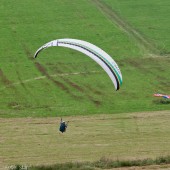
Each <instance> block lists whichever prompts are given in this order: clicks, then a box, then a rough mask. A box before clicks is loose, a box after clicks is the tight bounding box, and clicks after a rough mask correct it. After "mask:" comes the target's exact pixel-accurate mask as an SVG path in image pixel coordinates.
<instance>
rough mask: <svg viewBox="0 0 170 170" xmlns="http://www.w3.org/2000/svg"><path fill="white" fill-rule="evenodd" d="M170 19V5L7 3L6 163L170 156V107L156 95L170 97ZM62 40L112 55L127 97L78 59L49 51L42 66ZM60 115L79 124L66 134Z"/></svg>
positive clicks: (2, 89) (157, 0) (3, 63)
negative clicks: (77, 41) (50, 43)
mask: <svg viewBox="0 0 170 170" xmlns="http://www.w3.org/2000/svg"><path fill="white" fill-rule="evenodd" d="M169 11H170V2H169V1H168V0H163V1H162V0H149V1H147V0H143V1H135V0H121V1H118V0H72V1H70V0H62V1H61V0H60V1H59V0H58V1H56V0H50V1H45V0H41V1H40V0H36V1H34V0H25V1H23V2H21V1H19V0H11V1H10V3H9V2H7V1H6V0H1V3H0V16H1V20H0V25H1V29H0V51H1V52H0V96H1V97H0V118H1V119H0V126H1V128H0V134H1V135H0V144H1V145H0V153H1V154H0V164H2V165H4V166H5V165H9V164H17V163H21V164H34V165H35V164H53V163H57V162H68V161H75V160H78V161H86V160H88V161H95V160H98V159H100V158H101V157H108V158H113V159H117V158H120V159H126V158H128V159H131V158H132V159H136V158H146V157H151V158H154V157H156V156H164V155H169V154H170V153H169V151H170V148H169V143H168V142H169V137H170V136H169V120H168V119H169V112H170V102H167V101H165V100H162V99H157V98H154V97H153V94H154V93H166V94H170V86H169V84H170V78H169V75H170V69H169V66H170V47H169V41H170V40H169V37H170V31H169V30H170V23H169V18H170V13H169ZM158 14H159V15H158ZM59 38H75V39H82V40H85V41H88V42H91V43H93V44H95V45H97V46H99V47H100V48H102V49H103V50H105V51H106V52H107V53H108V54H110V55H111V56H112V57H113V59H114V60H115V61H116V62H117V63H118V65H119V67H120V69H121V72H122V75H123V85H122V87H121V88H120V90H119V91H117V92H116V91H115V90H114V87H113V85H112V83H111V81H110V79H109V78H108V76H107V75H106V73H105V72H104V71H103V70H102V69H101V68H100V67H99V66H98V65H97V64H96V63H95V62H93V61H92V60H91V59H90V58H88V57H86V56H85V55H83V54H81V53H79V52H77V51H74V50H71V49H66V48H62V47H61V48H60V47H58V48H50V49H46V50H45V51H43V52H42V53H41V54H40V56H39V57H38V58H37V59H33V56H34V53H35V51H36V50H37V49H38V48H39V47H40V46H41V45H43V44H44V43H46V42H48V41H51V40H54V39H59ZM60 116H67V117H66V118H68V119H70V121H71V122H70V127H69V129H68V133H66V134H65V135H59V134H58V132H57V130H58V127H57V124H58V118H59V117H60ZM69 116H70V117H69ZM56 119H57V120H56ZM76 120H79V122H77V121H76ZM93 121H95V122H96V124H95V125H93ZM87 125H88V126H87ZM77 128H79V129H80V130H79V131H77ZM93 128H94V129H95V131H91V129H93ZM112 132H113V133H112ZM111 134H113V136H112V135H111ZM73 136H74V138H73ZM63 139H65V142H64V143H63V142H62V141H63ZM120 139H121V140H120ZM30 148H31V149H30ZM54 148H55V149H54ZM61 148H63V149H64V150H63V152H62V153H61V152H60V151H61ZM65 155H67V159H66V160H65V159H64V158H65ZM45 160H46V161H45Z"/></svg>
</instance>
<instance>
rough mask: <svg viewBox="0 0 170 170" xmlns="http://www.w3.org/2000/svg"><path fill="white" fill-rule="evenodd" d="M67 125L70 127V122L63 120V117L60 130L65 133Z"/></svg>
mask: <svg viewBox="0 0 170 170" xmlns="http://www.w3.org/2000/svg"><path fill="white" fill-rule="evenodd" d="M67 127H68V122H67V123H66V122H65V121H63V119H62V118H61V121H60V128H59V131H60V132H62V133H64V132H66V129H67Z"/></svg>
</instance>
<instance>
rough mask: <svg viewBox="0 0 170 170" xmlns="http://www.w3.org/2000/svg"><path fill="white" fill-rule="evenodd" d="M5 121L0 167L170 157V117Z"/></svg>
mask: <svg viewBox="0 0 170 170" xmlns="http://www.w3.org/2000/svg"><path fill="white" fill-rule="evenodd" d="M64 119H65V120H70V122H69V127H68V130H67V132H66V133H65V134H60V133H59V132H58V124H59V121H60V118H55V119H54V118H15V119H14V118H12V119H4V118H2V119H0V129H1V131H0V136H1V140H0V141H1V145H0V153H1V159H0V160H1V165H4V166H5V165H13V164H14V165H15V164H22V165H27V166H28V165H50V164H55V163H63V162H83V161H90V162H93V161H97V160H99V159H101V158H107V159H113V160H136V159H144V158H156V157H159V156H166V155H169V154H170V136H169V133H170V129H169V124H170V112H169V111H161V112H160V111H159V112H143V113H142V112H141V113H131V114H112V115H106V114H105V115H99V116H76V117H73V116H71V117H65V118H64Z"/></svg>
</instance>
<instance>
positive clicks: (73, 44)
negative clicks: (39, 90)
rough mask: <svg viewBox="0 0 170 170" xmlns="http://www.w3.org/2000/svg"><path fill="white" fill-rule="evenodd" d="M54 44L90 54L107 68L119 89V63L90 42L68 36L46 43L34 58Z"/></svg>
mask: <svg viewBox="0 0 170 170" xmlns="http://www.w3.org/2000/svg"><path fill="white" fill-rule="evenodd" d="M53 46H62V47H67V48H71V49H74V50H77V51H80V52H82V53H84V54H85V55H87V56H89V57H90V58H91V59H93V60H94V61H95V62H97V63H98V64H99V65H100V66H101V67H102V68H103V69H104V70H105V72H106V73H107V74H108V76H109V77H110V79H111V80H112V82H113V84H114V87H115V89H116V90H119V88H120V86H121V85H122V74H121V71H120V69H119V67H118V65H117V63H116V62H115V61H114V60H113V59H112V57H111V56H109V55H108V54H107V53H106V52H105V51H103V50H102V49H100V48H99V47H97V46H95V45H93V44H91V43H89V42H86V41H83V40H77V39H69V38H67V39H57V40H53V41H50V42H48V43H46V44H44V45H43V46H41V47H40V48H39V49H38V50H37V51H36V53H35V55H34V58H36V57H37V56H38V54H39V53H40V52H41V51H42V50H43V49H46V48H48V47H53Z"/></svg>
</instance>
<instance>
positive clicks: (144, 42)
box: [91, 0, 160, 57]
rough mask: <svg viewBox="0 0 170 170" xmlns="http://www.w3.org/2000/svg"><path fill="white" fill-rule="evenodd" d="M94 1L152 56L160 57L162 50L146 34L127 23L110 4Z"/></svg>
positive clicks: (92, 0)
mask: <svg viewBox="0 0 170 170" xmlns="http://www.w3.org/2000/svg"><path fill="white" fill-rule="evenodd" d="M91 2H92V3H94V5H95V6H96V7H97V8H98V9H99V10H100V11H101V13H103V15H104V16H105V17H106V18H107V19H109V21H111V22H112V23H114V24H116V25H117V26H118V27H119V28H120V29H121V30H123V31H124V32H126V33H127V34H128V35H129V36H130V37H132V38H133V39H134V40H135V41H136V43H137V44H138V46H139V47H140V48H141V49H142V50H144V51H145V52H146V53H149V55H151V57H159V56H160V50H159V49H158V48H157V47H156V46H155V45H154V44H153V43H152V42H150V41H149V40H148V39H147V38H146V37H145V36H144V35H142V34H141V33H139V32H138V31H137V30H136V29H134V28H133V27H132V26H131V25H130V24H129V23H127V22H126V21H125V20H124V19H123V18H121V17H120V16H119V15H118V14H117V13H116V12H115V11H114V10H113V9H112V8H111V7H110V6H109V5H107V4H106V3H105V2H104V1H102V0H91Z"/></svg>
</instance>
